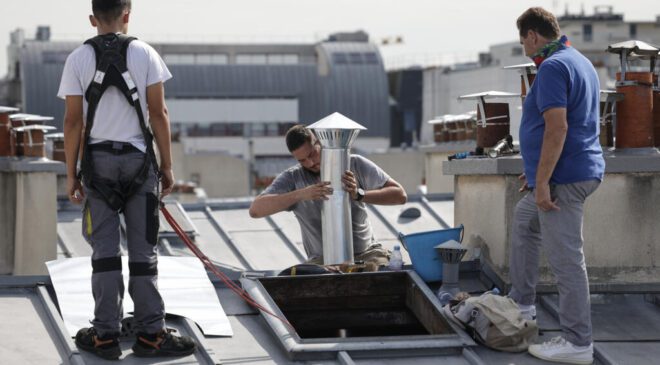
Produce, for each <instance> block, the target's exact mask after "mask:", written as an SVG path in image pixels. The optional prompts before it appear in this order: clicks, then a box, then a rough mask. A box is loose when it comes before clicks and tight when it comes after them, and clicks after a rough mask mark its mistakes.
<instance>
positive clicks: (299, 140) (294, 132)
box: [285, 124, 312, 152]
mask: <svg viewBox="0 0 660 365" xmlns="http://www.w3.org/2000/svg"><path fill="white" fill-rule="evenodd" d="M285 139H286V147H287V148H288V149H289V152H293V151H295V150H297V149H298V148H300V146H302V145H304V144H305V143H306V142H309V143H312V131H310V130H309V128H307V127H305V126H304V125H302V124H296V125H294V126H293V127H291V128H289V130H288V131H286V137H285Z"/></svg>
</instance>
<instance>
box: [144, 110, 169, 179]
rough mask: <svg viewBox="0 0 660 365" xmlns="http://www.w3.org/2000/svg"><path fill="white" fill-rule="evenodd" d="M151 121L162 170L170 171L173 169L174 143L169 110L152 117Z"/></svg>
mask: <svg viewBox="0 0 660 365" xmlns="http://www.w3.org/2000/svg"><path fill="white" fill-rule="evenodd" d="M149 121H150V123H151V129H152V131H153V133H154V140H155V141H156V146H157V147H158V153H159V154H160V168H161V169H163V170H169V169H171V168H172V143H171V140H170V121H169V117H168V115H167V109H165V108H164V109H163V110H162V112H160V113H157V114H156V115H150V117H149Z"/></svg>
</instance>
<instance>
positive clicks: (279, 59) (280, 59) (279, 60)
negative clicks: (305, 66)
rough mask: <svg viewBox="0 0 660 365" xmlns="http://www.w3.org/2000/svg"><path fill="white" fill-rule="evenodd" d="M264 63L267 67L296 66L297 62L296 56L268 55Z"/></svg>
mask: <svg viewBox="0 0 660 365" xmlns="http://www.w3.org/2000/svg"><path fill="white" fill-rule="evenodd" d="M266 62H268V64H269V65H296V64H298V62H299V61H298V55H297V54H269V55H268V56H267V58H266Z"/></svg>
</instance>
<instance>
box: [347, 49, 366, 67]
mask: <svg viewBox="0 0 660 365" xmlns="http://www.w3.org/2000/svg"><path fill="white" fill-rule="evenodd" d="M348 61H349V63H351V64H353V65H359V64H362V63H363V62H362V54H361V53H357V52H351V53H349V54H348Z"/></svg>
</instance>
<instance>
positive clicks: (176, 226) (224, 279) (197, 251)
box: [160, 202, 295, 331]
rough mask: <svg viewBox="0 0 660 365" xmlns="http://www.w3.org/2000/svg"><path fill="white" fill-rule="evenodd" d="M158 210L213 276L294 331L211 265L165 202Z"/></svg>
mask: <svg viewBox="0 0 660 365" xmlns="http://www.w3.org/2000/svg"><path fill="white" fill-rule="evenodd" d="M160 211H161V212H162V213H163V216H164V217H165V220H166V221H167V223H169V224H170V226H171V227H172V228H173V229H174V232H176V234H177V235H178V236H179V238H181V240H182V241H183V243H185V244H186V246H188V248H189V249H190V251H192V252H193V253H194V254H195V256H197V258H198V259H199V260H200V261H201V262H202V264H204V266H205V267H206V268H207V269H208V270H210V271H211V272H212V273H213V274H215V276H217V277H218V278H219V279H220V280H222V282H223V283H225V285H227V287H228V288H229V289H231V290H232V291H233V292H234V293H236V294H237V295H238V296H239V297H241V299H243V300H244V301H245V302H246V303H247V304H249V305H251V306H252V307H254V308H257V309H259V310H261V311H262V312H264V313H266V314H269V315H271V316H273V317H275V318H277V319H279V320H280V321H282V322H283V323H284V324H285V325H287V326H289V327H290V328H291V329H293V330H294V331H295V329H294V328H293V326H292V325H291V323H289V321H287V320H286V318H283V317H280V316H278V315H277V314H275V313H273V312H271V311H270V310H268V309H267V308H265V307H264V306H262V305H261V304H259V303H257V302H255V301H254V299H252V297H250V295H249V294H248V292H246V291H245V290H244V289H243V288H241V287H239V286H238V285H236V284H234V282H233V281H232V280H231V279H229V278H228V277H227V275H225V274H224V273H223V272H222V271H220V270H218V268H217V267H215V265H213V263H212V262H211V260H209V258H208V257H206V255H205V254H204V253H203V252H202V251H201V250H200V249H199V247H197V246H196V245H195V244H194V243H193V242H192V241H191V240H190V238H188V235H186V233H185V232H184V231H183V229H182V228H181V226H179V223H177V221H176V220H175V219H174V217H172V215H171V214H170V212H169V211H168V210H167V208H165V204H163V203H162V202H161V205H160Z"/></svg>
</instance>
